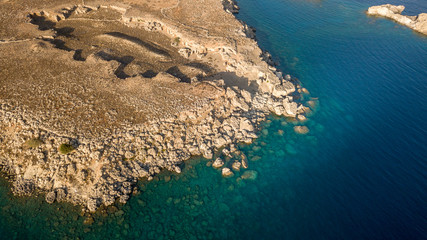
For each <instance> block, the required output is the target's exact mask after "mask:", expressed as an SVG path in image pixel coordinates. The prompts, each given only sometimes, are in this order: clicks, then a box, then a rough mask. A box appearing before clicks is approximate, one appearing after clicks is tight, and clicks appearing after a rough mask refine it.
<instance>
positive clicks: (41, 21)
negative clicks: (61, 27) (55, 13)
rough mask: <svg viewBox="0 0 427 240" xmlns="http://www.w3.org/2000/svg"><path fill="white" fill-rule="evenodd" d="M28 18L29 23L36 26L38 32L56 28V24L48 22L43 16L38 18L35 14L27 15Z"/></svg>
mask: <svg viewBox="0 0 427 240" xmlns="http://www.w3.org/2000/svg"><path fill="white" fill-rule="evenodd" d="M28 17H29V18H30V19H31V20H30V23H31V24H34V25H37V26H38V28H39V30H42V31H46V30H49V29H53V28H54V27H55V26H56V22H53V21H50V20H48V19H47V18H46V17H44V16H38V15H37V14H35V13H34V14H29V15H28Z"/></svg>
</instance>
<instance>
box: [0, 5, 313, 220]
mask: <svg viewBox="0 0 427 240" xmlns="http://www.w3.org/2000/svg"><path fill="white" fill-rule="evenodd" d="M215 3H216V4H218V1H216V2H215ZM178 5H179V3H178V4H177V5H176V6H178ZM221 5H222V4H221ZM103 8H104V9H105V8H107V9H112V10H117V9H118V10H117V11H118V12H119V13H121V14H122V17H121V18H120V19H121V20H122V23H123V24H124V25H127V26H128V27H131V28H136V29H137V28H141V27H143V28H145V29H149V31H154V32H160V33H162V34H165V35H168V36H169V37H170V38H171V39H176V38H179V42H178V43H177V44H176V45H177V46H176V47H177V48H178V52H179V53H180V54H181V55H182V56H183V57H184V58H187V59H200V60H201V61H207V62H208V63H209V62H211V60H206V59H205V58H206V56H209V55H211V56H212V58H214V57H219V58H218V59H221V60H220V61H219V62H220V63H224V64H223V66H222V67H218V68H219V70H220V71H218V73H217V74H214V75H213V76H211V77H209V76H208V77H207V78H205V79H201V80H198V79H194V80H191V83H190V86H192V87H194V88H197V89H198V90H200V89H202V90H204V91H205V92H209V93H212V92H214V94H212V95H210V96H209V98H208V99H204V100H202V101H200V102H197V103H196V106H198V107H195V108H194V107H193V108H190V110H186V111H179V112H178V113H177V114H175V115H173V116H170V117H167V118H158V119H156V120H152V121H148V122H146V123H142V124H132V123H126V124H125V125H124V126H121V127H117V128H113V131H111V132H109V131H107V132H106V133H103V134H101V135H100V136H96V137H86V136H84V135H83V134H82V135H79V134H76V133H73V132H72V131H70V132H68V133H65V134H64V133H62V132H57V131H53V130H52V128H49V127H45V128H43V127H41V126H40V122H43V121H42V118H39V119H37V115H36V116H34V115H33V114H29V113H26V114H22V113H23V112H26V109H24V110H23V109H19V108H18V107H17V106H14V105H13V104H12V105H11V104H8V103H7V102H3V100H2V102H3V103H1V104H0V106H1V107H0V117H1V118H2V119H3V124H4V125H3V126H0V129H7V130H8V132H11V134H10V136H6V137H5V139H4V140H3V142H2V143H3V144H5V143H7V146H10V147H12V149H10V151H11V153H12V154H13V155H15V157H13V158H12V159H5V157H4V152H3V153H2V154H1V155H0V156H1V157H2V158H1V159H0V164H1V165H2V171H3V172H6V173H12V174H15V175H16V176H17V177H15V178H14V179H13V186H14V187H13V191H14V193H15V194H17V195H28V194H31V193H32V192H34V190H36V189H37V190H38V191H41V192H46V193H47V194H46V200H47V201H48V202H54V201H68V202H71V203H73V204H79V205H82V206H83V208H85V209H87V210H88V211H90V212H93V211H95V210H96V209H97V208H98V207H99V206H101V205H105V206H108V205H111V204H113V203H114V202H115V201H116V199H119V201H120V202H122V203H125V202H126V201H127V200H128V199H129V196H130V194H132V192H133V191H135V190H136V189H134V186H135V184H136V182H137V181H138V180H139V179H141V178H147V179H148V180H151V179H152V178H153V176H154V175H156V174H158V173H159V172H160V170H161V169H166V170H168V171H172V172H177V173H180V172H181V169H180V168H179V166H178V165H179V164H181V163H182V162H183V161H185V160H187V159H189V158H190V157H192V156H200V155H201V156H203V157H204V158H207V159H212V161H213V160H215V159H214V155H218V151H219V150H220V149H227V151H228V152H233V149H235V147H233V146H234V145H233V144H237V143H238V142H245V143H250V142H252V140H253V139H254V138H257V129H258V125H259V123H260V122H262V121H263V120H265V117H266V116H268V115H269V114H271V113H274V114H276V115H279V116H286V117H293V118H297V117H298V116H303V115H304V114H305V113H308V112H309V111H310V108H308V107H305V106H304V105H302V104H301V103H297V102H296V101H294V100H293V95H294V94H297V95H298V94H301V92H304V89H303V88H301V86H299V84H298V83H295V82H292V81H291V78H290V76H285V78H283V77H281V75H282V73H280V72H276V69H275V67H274V66H271V65H269V64H268V63H267V61H265V60H268V59H269V58H268V54H265V53H263V52H261V50H260V49H259V47H258V45H257V43H256V41H254V40H253V39H251V38H250V37H249V36H252V37H254V36H255V35H254V33H253V31H252V30H251V31H248V29H251V28H250V27H248V26H247V25H246V24H244V23H242V22H241V21H240V20H237V19H236V17H235V16H234V15H232V14H231V13H228V14H230V15H231V16H232V18H233V19H234V20H236V22H239V24H240V26H237V27H238V28H239V29H241V31H242V33H244V36H242V38H241V39H237V40H238V41H243V42H245V43H247V44H250V46H249V47H250V49H252V51H255V52H259V53H260V55H264V56H267V57H264V58H263V59H262V58H259V59H254V58H251V56H248V55H244V54H242V53H240V52H239V46H240V45H239V44H238V43H237V40H236V39H231V41H230V37H229V36H226V40H224V42H220V43H218V42H216V40H218V37H215V36H212V35H210V33H209V32H208V33H207V35H206V38H201V39H198V41H197V38H195V37H194V36H193V35H192V34H188V35H186V34H184V33H189V32H188V31H189V30H188V29H180V28H179V27H176V25H175V24H174V23H170V22H169V20H168V19H157V18H155V17H152V16H150V17H149V18H148V20H147V18H143V17H141V16H145V15H137V14H135V13H129V12H131V11H132V10H133V9H132V8H130V7H129V8H126V5H124V6H115V5H107V6H106V7H105V6H101V5H99V6H98V5H95V6H93V5H85V6H81V5H80V6H79V5H77V6H76V7H70V8H69V9H74V10H73V11H74V12H72V13H71V14H70V16H71V15H72V14H74V13H75V12H76V11H79V12H81V13H80V14H85V11H84V9H92V10H91V11H96V10H94V9H103ZM162 9H163V8H162ZM168 10H170V9H168ZM42 12H43V13H42ZM42 12H40V13H38V14H37V15H40V16H44V17H46V16H52V15H54V13H48V11H45V10H43V11H42ZM54 12H55V11H54ZM163 12H164V11H163V10H161V13H162V14H163ZM68 14H69V13H67V14H64V15H63V16H64V18H65V16H66V15H68ZM56 18H57V19H62V18H61V16H59V18H58V17H56ZM64 20H65V19H64ZM58 22H59V21H58ZM141 22H144V23H143V24H141ZM236 24H237V23H236ZM190 30H191V29H190ZM202 31H204V30H202ZM52 37H53V38H54V39H55V36H54V35H53V36H52ZM211 37H214V38H215V42H213V43H212V42H210V41H209V40H207V39H210V38H211ZM45 38H46V37H45ZM195 39H196V41H195ZM232 40H234V42H235V44H236V45H235V46H234V47H232V46H229V45H228V44H226V42H233V41H232ZM31 41H34V40H30V42H31ZM18 44H21V43H18ZM24 44H25V43H24ZM218 45H220V48H218ZM207 46H208V47H207ZM24 47H25V46H24ZM246 47H247V46H246ZM52 51H57V50H55V49H52ZM61 51H62V50H61ZM68 55H69V56H71V55H70V54H68ZM255 55H256V54H255ZM248 60H250V61H248ZM89 61H91V62H95V63H96V64H98V65H100V66H102V65H104V66H105V64H109V65H111V62H110V61H105V60H102V59H99V58H96V57H95V56H92V55H90V56H88V57H87V59H86V62H89ZM211 63H213V62H211ZM220 65H221V64H220ZM106 67H107V68H108V67H109V66H108V65H107V66H106ZM249 70H250V71H249ZM221 71H223V72H221ZM159 75H160V76H159ZM246 75H247V76H246ZM129 79H130V80H135V81H139V80H141V79H140V78H139V77H131V78H127V79H126V81H130V80H129ZM155 79H158V80H159V81H166V83H169V82H174V81H176V78H174V76H171V75H170V74H169V75H168V74H163V73H159V74H158V77H155ZM246 79H247V80H246ZM165 86H166V85H165ZM17 126H18V127H17ZM31 139H39V140H41V144H40V145H39V146H36V147H34V148H33V147H29V148H24V147H23V144H24V143H26V142H27V141H28V140H31ZM60 144H69V145H71V146H72V151H71V152H70V153H67V154H60V153H59V151H58V149H57V148H58V147H59V146H60ZM94 150H95V151H94ZM223 153H224V152H223ZM22 155H24V156H26V158H28V156H31V157H32V158H33V159H34V160H33V161H35V164H27V165H25V164H23V159H22V157H21V156H22ZM89 160H90V161H89ZM19 164H22V166H21V167H18V166H19ZM241 165H242V166H243V167H244V166H245V163H243V162H241ZM246 165H247V163H246ZM70 176H74V177H73V178H71V179H70ZM83 186H84V187H83Z"/></svg>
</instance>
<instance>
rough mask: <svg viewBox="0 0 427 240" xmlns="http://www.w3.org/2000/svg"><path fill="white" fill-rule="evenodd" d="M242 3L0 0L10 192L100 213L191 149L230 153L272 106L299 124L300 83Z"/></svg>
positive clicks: (1, 154) (0, 80) (3, 138)
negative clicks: (281, 67) (243, 16)
mask: <svg viewBox="0 0 427 240" xmlns="http://www.w3.org/2000/svg"><path fill="white" fill-rule="evenodd" d="M237 11H238V7H237V6H236V4H235V2H234V1H232V0H230V1H224V2H221V1H220V0H203V1H201V0H197V1H194V0H175V1H164V0H157V1H154V0H140V1H137V0H135V1H132V0H122V1H68V0H47V1H46V0H45V1H39V0H37V1H36V0H25V1H24V0H3V1H0V119H1V121H0V167H1V170H2V171H3V172H4V173H6V174H7V176H8V178H9V179H10V181H11V182H12V183H13V189H12V190H13V191H14V193H15V194H19V195H24V194H32V193H33V192H35V191H39V192H44V193H46V201H47V202H54V201H69V202H73V203H75V204H81V205H82V206H84V207H85V209H87V210H89V211H95V210H96V209H97V208H98V207H99V206H101V205H107V206H108V205H110V204H112V203H114V202H115V201H116V200H117V199H118V200H119V201H120V202H123V203H124V202H126V201H127V199H128V198H129V196H130V194H132V192H133V191H134V185H135V182H136V181H137V180H138V179H140V178H148V180H150V179H152V177H153V175H155V174H156V173H159V172H160V171H161V170H162V169H166V170H170V171H175V172H178V173H179V172H180V171H181V170H180V167H179V165H180V164H181V163H182V162H183V161H184V160H186V159H188V158H190V157H191V156H194V155H203V156H204V157H205V158H208V159H212V161H214V160H215V161H216V160H218V159H217V156H220V155H221V154H223V155H224V154H225V155H229V154H230V152H233V151H235V147H234V145H233V144H235V143H238V142H246V143H250V142H251V141H252V140H253V139H254V138H256V137H257V135H256V133H257V126H258V124H259V122H261V121H263V120H264V119H265V117H266V116H267V115H268V114H271V113H274V114H277V115H282V116H286V117H292V118H296V119H300V120H305V117H304V114H306V113H308V112H310V108H308V107H305V106H303V105H302V104H301V103H299V102H297V101H295V100H296V99H298V97H299V94H300V93H301V92H304V91H306V90H305V89H303V88H301V87H300V86H299V85H298V83H297V81H296V80H292V79H291V78H290V76H289V75H287V76H285V77H283V76H282V73H281V72H278V71H277V70H276V68H275V67H273V66H272V61H271V59H270V56H269V54H268V53H265V52H262V51H261V50H260V49H259V47H258V46H257V44H256V41H255V40H254V37H255V35H254V30H253V29H252V28H250V27H248V26H246V25H245V24H243V23H241V22H239V21H238V20H237V19H236V18H235V17H234V16H233V15H232V13H236V12H237ZM297 130H298V131H299V132H300V133H302V134H305V133H306V132H308V129H306V127H304V128H297V129H296V131H297ZM220 162H221V159H219V160H218V161H217V164H215V166H219V165H221V164H219V163H220ZM247 164H248V163H247V161H246V160H245V157H244V156H242V157H241V161H240V162H239V163H233V166H232V169H233V170H238V169H239V168H240V167H242V168H247V167H248V166H247ZM222 165H224V164H222ZM222 165H221V166H220V167H223V166H222ZM222 172H223V173H224V175H230V174H232V170H231V169H230V168H225V167H224V168H223V169H222Z"/></svg>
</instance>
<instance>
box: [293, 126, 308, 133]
mask: <svg viewBox="0 0 427 240" xmlns="http://www.w3.org/2000/svg"><path fill="white" fill-rule="evenodd" d="M294 131H295V132H296V133H298V134H307V133H308V132H309V129H308V127H306V126H295V127H294Z"/></svg>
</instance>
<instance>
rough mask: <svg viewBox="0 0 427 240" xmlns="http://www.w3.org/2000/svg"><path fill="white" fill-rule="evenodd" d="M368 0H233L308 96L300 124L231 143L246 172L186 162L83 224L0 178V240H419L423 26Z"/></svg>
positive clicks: (73, 212)
mask: <svg viewBox="0 0 427 240" xmlns="http://www.w3.org/2000/svg"><path fill="white" fill-rule="evenodd" d="M399 2H403V3H404V4H405V5H406V6H407V10H405V11H407V14H417V13H419V12H426V11H427V2H425V1H421V0H410V1H397V0H396V1H390V3H399ZM381 3H382V2H380V1H367V0H358V1H346V0H323V1H321V0H319V1H315V0H312V1H309V0H307V1H305V0H298V1H297V0H269V1H256V0H240V1H239V5H240V7H241V12H240V13H239V14H238V18H240V19H242V20H244V21H245V22H247V23H248V24H249V25H251V26H254V27H256V28H257V38H258V41H259V43H260V45H261V47H262V48H263V49H266V50H269V51H270V52H271V53H272V55H273V56H274V57H275V58H276V60H277V61H278V62H279V63H280V64H281V65H280V68H281V69H282V70H284V71H285V72H289V73H291V74H292V75H294V76H296V77H298V78H299V79H300V80H301V82H302V83H303V85H304V86H305V87H306V88H307V89H309V90H310V92H311V96H313V97H318V98H319V105H318V107H317V110H316V113H315V114H314V115H313V116H312V117H310V120H309V121H308V122H306V123H305V125H306V126H308V127H309V129H310V132H309V134H307V135H297V134H295V133H294V132H293V126H294V123H292V122H287V121H285V120H284V119H280V118H273V117H272V118H271V119H270V120H269V121H267V122H266V123H265V124H264V126H263V129H264V130H263V131H262V133H261V136H260V138H259V139H258V140H257V141H255V143H254V144H252V145H249V146H245V145H242V146H240V149H241V150H242V151H243V152H244V153H245V154H246V155H247V156H248V158H249V170H255V171H256V172H257V173H258V175H257V178H256V180H255V181H253V180H242V179H241V177H240V176H241V174H243V173H236V175H235V176H234V177H232V178H228V179H224V178H222V177H221V174H220V172H219V170H215V169H213V168H211V167H207V166H206V163H207V160H204V159H200V158H197V159H193V160H191V161H188V162H186V165H185V168H184V171H183V174H181V175H171V176H170V175H168V173H163V174H162V175H161V176H159V177H158V178H157V179H156V180H155V181H152V182H149V183H140V188H141V193H140V194H139V195H137V196H134V197H132V198H131V200H130V202H129V203H128V204H126V205H124V206H117V208H109V209H107V210H106V211H108V212H109V214H108V216H106V214H104V215H105V216H103V215H102V213H99V214H98V215H95V216H94V217H93V220H94V222H93V223H92V224H84V223H83V221H84V220H85V219H87V218H86V216H80V215H79V209H78V207H73V206H70V205H68V204H57V203H55V204H53V205H48V204H45V203H43V202H42V199H41V198H12V197H11V195H10V192H9V191H8V185H7V183H6V182H5V181H1V182H0V236H1V238H4V239H13V238H17V239H61V238H70V239H74V238H76V237H79V238H80V239H101V238H104V239H111V238H113V239H114V238H117V239H133V238H145V239H231V238H234V239H425V236H427V227H426V226H427V205H426V204H425V202H426V199H427V162H426V159H427V146H426V145H427V137H426V136H427V130H426V129H427V124H426V123H427V103H426V99H427V70H426V69H427V37H424V36H421V35H419V34H416V33H414V32H413V31H412V30H410V29H407V28H405V27H402V26H400V25H398V24H396V23H394V22H392V21H389V20H386V19H382V18H375V17H368V16H366V15H365V14H364V11H365V10H366V9H367V8H368V7H369V6H370V5H374V4H381ZM279 130H281V131H279ZM282 131H283V133H282ZM242 172H243V171H242ZM86 221H88V220H86Z"/></svg>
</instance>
